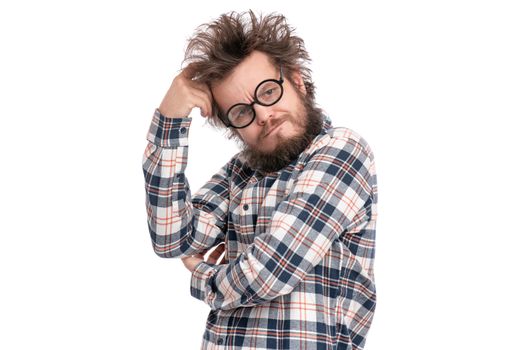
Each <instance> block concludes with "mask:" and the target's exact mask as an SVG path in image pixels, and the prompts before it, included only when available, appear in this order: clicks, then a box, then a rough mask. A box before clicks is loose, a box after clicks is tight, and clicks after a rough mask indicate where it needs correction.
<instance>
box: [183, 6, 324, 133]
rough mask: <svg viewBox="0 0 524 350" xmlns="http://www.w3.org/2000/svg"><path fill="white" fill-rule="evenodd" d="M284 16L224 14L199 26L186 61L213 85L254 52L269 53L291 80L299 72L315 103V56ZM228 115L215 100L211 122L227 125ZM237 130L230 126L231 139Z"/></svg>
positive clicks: (199, 79) (203, 80)
mask: <svg viewBox="0 0 524 350" xmlns="http://www.w3.org/2000/svg"><path fill="white" fill-rule="evenodd" d="M294 31H295V29H294V28H292V27H290V26H289V25H288V24H287V22H286V18H285V17H284V16H283V15H280V14H275V13H271V14H269V15H266V16H263V15H260V16H259V17H258V18H257V16H256V15H255V14H254V13H253V11H251V10H249V11H248V12H241V13H238V12H235V11H233V12H230V13H225V14H222V15H221V16H220V17H219V18H218V19H216V20H214V21H212V22H211V23H206V24H202V25H200V26H199V27H197V29H196V31H195V33H194V35H193V36H192V37H191V38H190V39H189V42H188V45H187V48H186V52H185V56H184V63H186V64H191V68H192V69H191V70H192V71H193V72H194V73H195V74H194V76H195V77H194V79H195V80H196V81H197V82H200V83H205V84H207V85H208V86H211V85H212V84H213V83H215V82H218V81H221V80H223V79H224V78H226V77H227V75H228V74H229V73H231V72H232V70H233V69H234V68H235V67H236V66H237V65H239V64H240V63H241V62H242V61H243V60H244V59H245V58H246V57H247V56H249V55H250V54H251V53H252V52H253V51H260V52H263V53H265V54H267V55H268V56H269V58H270V59H271V61H272V63H273V64H275V66H282V68H283V71H284V74H285V76H286V78H288V80H289V81H291V82H293V80H292V79H291V73H292V72H296V71H299V72H300V74H301V76H302V79H303V81H304V87H305V88H306V99H307V100H308V101H307V102H308V103H309V104H311V105H314V100H315V94H314V93H315V86H314V84H313V81H312V80H311V70H310V69H309V68H308V67H307V66H306V65H307V64H309V63H310V61H311V59H310V57H309V54H308V52H307V51H306V49H305V47H304V41H303V40H302V39H301V38H299V37H298V36H296V35H295V34H294ZM221 118H225V117H224V116H221V115H220V110H219V108H218V105H217V104H216V102H215V101H213V111H212V116H210V117H209V118H207V119H208V120H209V122H210V124H211V125H212V126H213V127H215V128H217V129H221V128H224V127H225V125H224V123H223V122H222V121H221ZM235 136H237V132H236V130H235V129H233V128H232V129H230V130H229V134H228V135H227V137H228V138H230V139H231V138H235Z"/></svg>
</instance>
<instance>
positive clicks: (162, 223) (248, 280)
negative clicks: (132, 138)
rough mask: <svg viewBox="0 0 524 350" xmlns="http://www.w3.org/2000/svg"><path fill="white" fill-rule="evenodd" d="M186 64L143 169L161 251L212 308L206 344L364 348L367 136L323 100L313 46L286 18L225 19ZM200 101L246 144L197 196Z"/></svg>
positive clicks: (368, 245) (154, 125)
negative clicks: (191, 170)
mask: <svg viewBox="0 0 524 350" xmlns="http://www.w3.org/2000/svg"><path fill="white" fill-rule="evenodd" d="M184 62H185V63H186V65H185V68H184V69H183V70H182V71H181V73H180V74H179V75H178V76H176V77H175V78H174V80H173V82H172V84H171V86H170V88H169V90H168V91H167V93H166V95H165V97H164V99H163V100H162V102H161V104H160V106H159V107H158V108H157V109H156V110H155V112H154V114H153V118H152V122H151V126H150V129H149V132H148V135H147V139H148V144H147V146H146V149H145V153H144V158H143V171H144V177H145V188H146V208H147V215H148V226H149V232H150V236H151V239H152V245H153V249H154V251H155V253H156V254H158V255H159V256H161V257H164V258H181V259H182V261H183V263H184V266H185V267H186V268H187V269H188V270H189V271H190V272H191V282H190V293H191V295H192V296H193V297H195V298H197V299H199V300H201V301H203V302H205V303H206V304H207V305H209V307H210V309H211V310H210V313H209V316H208V318H207V323H206V330H205V332H204V334H203V338H202V349H362V348H363V347H364V344H365V339H366V335H367V333H368V330H369V328H370V325H371V322H372V319H373V314H374V310H375V305H376V291H375V280H374V274H373V262H374V257H375V227H376V218H377V182H376V172H375V163H374V156H373V152H372V151H371V148H370V146H369V144H368V143H367V142H366V141H365V140H364V139H363V138H362V137H361V136H360V135H359V134H358V133H356V132H355V131H353V130H352V129H349V128H346V127H333V126H332V122H331V120H330V118H329V117H328V116H327V115H326V114H325V113H323V111H322V110H321V109H320V108H318V107H317V106H316V103H315V86H314V84H313V82H312V79H311V71H310V69H309V68H308V67H307V64H308V63H309V62H310V58H309V54H308V53H307V51H306V50H305V47H304V42H303V40H302V39H301V38H299V37H298V36H296V35H295V33H294V29H293V28H291V27H290V26H289V25H288V24H287V22H286V19H285V17H284V16H282V15H279V14H270V15H265V16H264V15H260V16H259V17H257V16H256V15H255V14H254V13H253V12H252V11H249V12H246V13H237V12H231V13H227V14H223V15H221V16H220V17H219V18H218V19H216V20H215V21H212V22H211V23H207V24H204V25H202V26H200V27H199V28H198V29H197V31H196V32H195V34H194V36H193V37H192V38H191V39H190V40H189V43H188V46H187V50H186V55H185V59H184ZM195 107H196V108H199V109H200V111H201V115H202V117H204V118H208V120H209V122H210V123H211V125H213V126H214V127H216V128H227V130H228V133H227V135H226V136H227V137H228V138H232V139H234V140H236V141H237V142H238V144H239V145H240V146H241V150H240V152H238V153H237V154H235V155H233V156H232V157H231V158H230V160H229V161H228V162H227V163H226V164H225V165H224V166H223V167H221V168H220V169H219V170H218V172H216V173H215V175H213V176H212V177H211V178H210V180H209V181H208V182H207V183H206V184H205V185H204V186H203V187H202V188H200V189H199V190H198V191H197V192H196V193H195V194H194V195H192V194H191V191H190V188H189V184H188V181H187V178H186V176H185V168H186V165H187V162H188V159H187V158H188V157H187V155H188V135H189V129H190V125H191V120H192V118H191V117H189V114H190V112H191V110H192V109H193V108H195ZM208 252H209V254H208V257H207V259H205V255H206V254H207V253H208ZM222 254H224V258H223V259H222V260H221V261H220V262H219V261H218V260H219V258H220V256H222Z"/></svg>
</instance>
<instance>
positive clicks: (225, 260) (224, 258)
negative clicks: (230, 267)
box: [217, 254, 229, 265]
mask: <svg viewBox="0 0 524 350" xmlns="http://www.w3.org/2000/svg"><path fill="white" fill-rule="evenodd" d="M227 263H229V260H227V256H226V254H224V256H223V257H222V259H220V262H219V263H218V264H217V265H221V264H227Z"/></svg>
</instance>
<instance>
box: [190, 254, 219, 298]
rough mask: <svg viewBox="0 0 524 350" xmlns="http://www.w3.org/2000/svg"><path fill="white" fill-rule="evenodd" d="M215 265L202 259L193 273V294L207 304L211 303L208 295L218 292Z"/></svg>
mask: <svg viewBox="0 0 524 350" xmlns="http://www.w3.org/2000/svg"><path fill="white" fill-rule="evenodd" d="M214 266H215V265H210V264H208V263H206V262H205V261H202V262H200V263H199V264H198V265H197V266H195V269H194V270H193V272H192V273H191V295H192V296H193V297H195V298H197V299H198V300H202V301H203V302H205V303H206V304H209V303H208V301H207V298H208V296H211V294H212V293H215V292H216V286H215V281H214V279H215V278H214V277H215V275H216V273H217V270H216V269H215V267H214Z"/></svg>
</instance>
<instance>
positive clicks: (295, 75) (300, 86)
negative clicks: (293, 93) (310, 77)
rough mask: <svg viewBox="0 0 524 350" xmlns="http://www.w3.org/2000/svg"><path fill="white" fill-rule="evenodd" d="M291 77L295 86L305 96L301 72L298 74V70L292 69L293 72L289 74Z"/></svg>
mask: <svg viewBox="0 0 524 350" xmlns="http://www.w3.org/2000/svg"><path fill="white" fill-rule="evenodd" d="M291 79H293V83H295V86H296V87H297V88H298V90H299V91H300V92H301V93H302V95H304V96H306V94H307V91H306V86H305V85H304V80H303V79H302V74H300V71H299V70H295V71H293V73H292V74H291Z"/></svg>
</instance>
